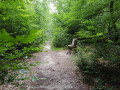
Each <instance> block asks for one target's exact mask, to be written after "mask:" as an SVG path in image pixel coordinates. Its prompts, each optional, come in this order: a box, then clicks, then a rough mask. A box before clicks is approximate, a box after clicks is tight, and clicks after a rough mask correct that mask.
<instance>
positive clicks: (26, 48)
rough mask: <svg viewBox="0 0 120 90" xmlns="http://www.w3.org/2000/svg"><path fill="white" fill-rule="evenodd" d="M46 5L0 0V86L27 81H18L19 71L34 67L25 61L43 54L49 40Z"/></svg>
mask: <svg viewBox="0 0 120 90" xmlns="http://www.w3.org/2000/svg"><path fill="white" fill-rule="evenodd" d="M47 6H48V5H47V2H46V1H44V2H40V1H36V2H35V3H33V1H32V0H31V1H27V0H0V85H2V84H10V83H11V84H16V83H15V80H18V81H20V80H24V79H25V78H17V76H18V75H19V74H22V73H20V71H21V70H23V71H27V70H29V67H30V66H33V64H28V63H27V61H26V59H27V58H30V57H32V56H33V55H32V53H35V52H38V51H42V49H43V44H44V43H45V41H46V40H47V37H46V29H47V22H45V21H46V19H47V18H46V17H47V15H46V14H47V13H49V12H48V9H46V7H47ZM39 12H40V13H39ZM45 15H46V16H45ZM18 72H19V73H18Z"/></svg>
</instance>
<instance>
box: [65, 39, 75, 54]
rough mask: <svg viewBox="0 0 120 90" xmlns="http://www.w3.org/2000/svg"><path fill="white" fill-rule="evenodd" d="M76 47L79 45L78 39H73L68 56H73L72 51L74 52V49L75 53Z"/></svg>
mask: <svg viewBox="0 0 120 90" xmlns="http://www.w3.org/2000/svg"><path fill="white" fill-rule="evenodd" d="M76 45H77V38H73V40H72V44H71V45H68V51H67V54H71V51H72V50H73V49H74V51H75V48H76Z"/></svg>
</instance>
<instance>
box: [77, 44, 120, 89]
mask: <svg viewBox="0 0 120 90" xmlns="http://www.w3.org/2000/svg"><path fill="white" fill-rule="evenodd" d="M119 51H120V47H119V46H115V45H112V44H109V45H108V44H101V43H100V44H97V46H96V44H95V45H91V44H87V45H86V44H80V45H79V47H78V53H77V56H78V57H77V59H76V60H77V66H78V68H79V70H78V71H80V72H82V77H81V80H82V81H83V82H84V83H86V84H89V85H91V86H94V89H93V90H119V88H120V87H119V84H120V83H119V82H120V76H119V75H120V65H119V60H120V59H119V54H120V53H119Z"/></svg>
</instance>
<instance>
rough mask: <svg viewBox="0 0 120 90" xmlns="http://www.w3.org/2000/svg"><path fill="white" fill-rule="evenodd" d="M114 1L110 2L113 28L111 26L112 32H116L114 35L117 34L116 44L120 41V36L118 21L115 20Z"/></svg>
mask: <svg viewBox="0 0 120 90" xmlns="http://www.w3.org/2000/svg"><path fill="white" fill-rule="evenodd" d="M114 3H115V2H114V1H113V0H112V1H111V2H110V16H111V22H112V26H111V30H112V29H113V30H114V32H115V33H114V34H115V36H114V41H115V42H117V41H118V39H119V38H118V35H117V32H118V31H117V27H116V20H115V17H114V9H113V8H114ZM111 30H109V31H111Z"/></svg>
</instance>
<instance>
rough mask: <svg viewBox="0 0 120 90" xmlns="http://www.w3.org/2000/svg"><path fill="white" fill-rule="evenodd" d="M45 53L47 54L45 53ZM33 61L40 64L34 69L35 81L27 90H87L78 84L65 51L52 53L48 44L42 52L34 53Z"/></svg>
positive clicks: (48, 43)
mask: <svg viewBox="0 0 120 90" xmlns="http://www.w3.org/2000/svg"><path fill="white" fill-rule="evenodd" d="M45 51H47V52H45ZM35 56H36V57H35V58H31V60H32V61H33V60H34V61H40V62H42V63H41V64H40V65H39V66H37V67H36V68H35V70H34V71H37V73H36V76H37V78H42V80H37V81H35V82H30V86H31V87H32V88H28V89H27V90H88V89H87V88H85V87H84V86H83V85H82V84H80V82H78V80H77V78H76V76H75V74H74V70H75V68H74V66H73V64H72V61H71V60H70V56H69V55H66V50H63V51H59V52H56V51H52V50H51V47H50V42H49V41H48V42H47V43H46V45H45V48H44V52H41V53H36V54H35Z"/></svg>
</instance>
